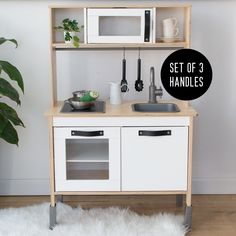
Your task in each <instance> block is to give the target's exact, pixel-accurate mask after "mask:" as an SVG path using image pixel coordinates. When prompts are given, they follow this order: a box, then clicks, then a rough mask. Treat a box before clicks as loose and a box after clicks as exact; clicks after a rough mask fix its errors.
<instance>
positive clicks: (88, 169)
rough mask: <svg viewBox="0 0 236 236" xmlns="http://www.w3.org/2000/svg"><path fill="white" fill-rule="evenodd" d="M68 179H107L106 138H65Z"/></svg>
mask: <svg viewBox="0 0 236 236" xmlns="http://www.w3.org/2000/svg"><path fill="white" fill-rule="evenodd" d="M66 176H67V179H68V180H82V179H84V180H86V179H87V180H89V179H90V180H98V179H109V140H108V139H67V140H66Z"/></svg>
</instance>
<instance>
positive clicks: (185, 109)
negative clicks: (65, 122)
mask: <svg viewBox="0 0 236 236" xmlns="http://www.w3.org/2000/svg"><path fill="white" fill-rule="evenodd" d="M133 103H146V101H125V102H123V103H122V104H121V105H110V104H109V102H108V101H106V112H105V113H98V112H97V113H96V112H94V113H73V114H71V113H60V109H61V106H62V104H63V102H58V103H57V105H56V106H54V107H51V108H50V109H49V110H48V111H46V112H45V113H44V115H45V116H47V117H50V116H51V117H75V118H96V117H104V118H105V117H106V118H108V117H110V118H112V117H163V116H164V117H181V116H192V117H194V116H197V115H198V114H197V112H196V110H195V109H194V108H193V107H192V106H191V105H186V102H184V101H179V100H162V101H160V103H175V104H176V105H178V107H179V108H180V112H170V113H167V112H162V113H161V112H155V113H152V112H134V111H132V109H131V104H133Z"/></svg>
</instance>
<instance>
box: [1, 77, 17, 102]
mask: <svg viewBox="0 0 236 236" xmlns="http://www.w3.org/2000/svg"><path fill="white" fill-rule="evenodd" d="M0 94H1V95H3V96H6V97H9V98H10V99H11V100H13V101H15V102H16V103H17V104H18V105H20V97H19V93H18V92H17V90H16V89H15V88H14V87H12V85H11V84H10V83H9V82H8V81H6V80H5V79H3V78H0Z"/></svg>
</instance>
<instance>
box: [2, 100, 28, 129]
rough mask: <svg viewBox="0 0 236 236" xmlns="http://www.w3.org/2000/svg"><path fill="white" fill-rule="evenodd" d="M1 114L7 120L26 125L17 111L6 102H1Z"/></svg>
mask: <svg viewBox="0 0 236 236" xmlns="http://www.w3.org/2000/svg"><path fill="white" fill-rule="evenodd" d="M0 114H1V115H2V116H3V117H4V118H5V119H7V120H10V121H11V122H12V123H13V124H14V125H20V126H23V127H25V126H24V123H23V122H22V120H21V119H20V118H19V117H18V115H17V113H16V111H15V110H14V109H13V108H12V107H10V106H8V105H7V104H6V103H2V102H0Z"/></svg>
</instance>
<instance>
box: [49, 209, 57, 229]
mask: <svg viewBox="0 0 236 236" xmlns="http://www.w3.org/2000/svg"><path fill="white" fill-rule="evenodd" d="M56 209H57V208H56V205H55V206H54V207H52V206H51V205H50V209H49V214H50V215H49V229H51V230H53V228H54V227H55V226H56V223H57V222H56V219H57V211H56Z"/></svg>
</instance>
